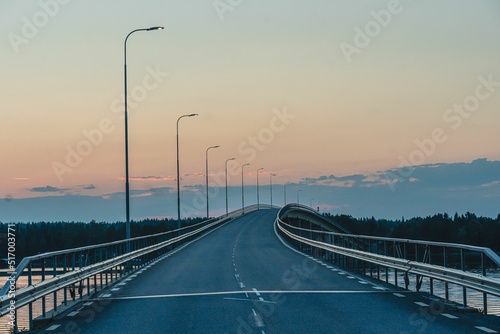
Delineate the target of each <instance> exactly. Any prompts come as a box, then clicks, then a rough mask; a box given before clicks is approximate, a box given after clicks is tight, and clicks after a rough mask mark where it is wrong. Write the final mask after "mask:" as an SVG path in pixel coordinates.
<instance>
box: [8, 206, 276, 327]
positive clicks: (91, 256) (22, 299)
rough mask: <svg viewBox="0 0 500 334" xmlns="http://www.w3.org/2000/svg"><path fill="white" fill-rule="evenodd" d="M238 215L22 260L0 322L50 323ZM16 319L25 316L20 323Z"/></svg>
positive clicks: (29, 325) (10, 288) (238, 212)
mask: <svg viewBox="0 0 500 334" xmlns="http://www.w3.org/2000/svg"><path fill="white" fill-rule="evenodd" d="M260 208H267V206H265V205H260ZM257 209H258V208H257V206H256V205H255V206H249V207H246V208H245V209H244V212H245V213H248V212H251V211H254V210H257ZM241 214H243V210H241V209H240V210H236V211H233V212H231V213H229V214H228V215H224V216H221V217H218V218H214V219H209V220H206V221H203V222H201V223H197V224H193V225H189V226H186V227H183V228H181V229H176V230H171V231H168V232H163V233H157V234H153V235H148V236H142V237H136V238H132V239H129V240H119V241H115V242H108V243H104V244H98V245H91V246H86V247H79V248H73V249H66V250H61V251H55V252H49V253H44V254H38V255H34V256H29V257H26V258H24V259H22V260H21V262H20V263H19V264H18V265H17V267H16V269H15V271H14V272H13V273H12V275H11V276H10V277H9V278H8V279H7V282H6V283H5V285H4V286H3V288H2V290H1V291H0V316H5V317H4V319H5V318H7V320H9V318H10V319H13V322H12V323H11V325H12V330H13V331H14V332H15V331H17V330H18V328H21V329H22V328H26V329H33V320H34V318H37V317H38V318H39V319H49V318H51V317H54V316H55V315H57V314H59V313H60V312H62V311H64V310H65V309H67V308H68V307H69V306H71V305H72V304H74V303H75V302H77V301H79V300H82V299H85V298H89V297H90V296H92V295H95V294H96V293H97V292H99V291H101V290H102V289H104V288H106V287H108V286H109V285H110V284H112V283H114V282H116V281H117V280H120V279H121V278H123V277H125V276H127V275H129V274H130V273H132V272H133V271H135V270H137V269H138V268H140V267H143V266H145V265H147V264H148V263H150V262H153V261H155V260H156V259H158V258H159V257H161V256H162V255H163V254H165V253H167V252H168V251H170V250H172V249H174V248H176V247H177V246H179V245H181V244H184V243H186V242H188V241H190V240H193V239H195V238H197V237H198V236H200V235H201V234H203V233H205V232H207V231H208V230H210V229H213V228H215V227H217V226H219V225H221V224H223V223H225V222H228V221H230V220H231V219H233V218H235V217H238V216H240V215H241ZM26 309H27V310H26ZM20 314H23V315H24V317H22V319H20ZM19 321H21V322H22V324H19V323H18V322H19ZM7 322H8V323H10V321H7Z"/></svg>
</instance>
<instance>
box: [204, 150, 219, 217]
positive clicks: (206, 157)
mask: <svg viewBox="0 0 500 334" xmlns="http://www.w3.org/2000/svg"><path fill="white" fill-rule="evenodd" d="M219 147H220V146H219V145H216V146H210V147H209V148H207V151H206V152H205V178H206V185H207V219H208V218H209V217H210V214H209V212H208V150H210V149H212V148H219Z"/></svg>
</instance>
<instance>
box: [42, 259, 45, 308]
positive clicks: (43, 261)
mask: <svg viewBox="0 0 500 334" xmlns="http://www.w3.org/2000/svg"><path fill="white" fill-rule="evenodd" d="M43 281H45V259H42V282H43ZM45 313H46V310H45V296H43V297H42V316H43V317H45Z"/></svg>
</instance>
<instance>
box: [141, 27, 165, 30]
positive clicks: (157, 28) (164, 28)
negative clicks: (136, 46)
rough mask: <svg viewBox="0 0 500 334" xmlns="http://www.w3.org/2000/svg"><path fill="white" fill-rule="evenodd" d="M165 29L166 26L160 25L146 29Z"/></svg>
mask: <svg viewBox="0 0 500 334" xmlns="http://www.w3.org/2000/svg"><path fill="white" fill-rule="evenodd" d="M163 29H165V28H164V27H160V26H156V27H151V28H148V29H146V30H147V31H151V30H163Z"/></svg>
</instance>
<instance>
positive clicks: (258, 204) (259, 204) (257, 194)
mask: <svg viewBox="0 0 500 334" xmlns="http://www.w3.org/2000/svg"><path fill="white" fill-rule="evenodd" d="M263 169H264V167H261V168H259V169H257V210H259V205H260V204H259V171H261V170H263Z"/></svg>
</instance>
